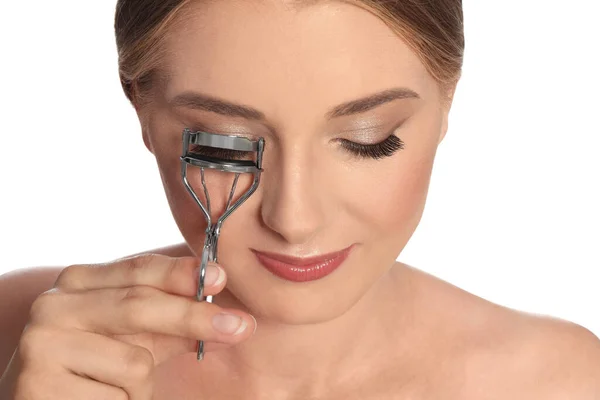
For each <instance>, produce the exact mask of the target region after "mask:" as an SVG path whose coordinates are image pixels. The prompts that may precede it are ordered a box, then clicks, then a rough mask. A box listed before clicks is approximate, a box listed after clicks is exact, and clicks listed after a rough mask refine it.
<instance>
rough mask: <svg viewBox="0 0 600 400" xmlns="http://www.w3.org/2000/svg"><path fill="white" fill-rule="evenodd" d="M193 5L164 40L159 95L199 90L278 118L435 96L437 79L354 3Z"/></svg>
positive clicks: (223, 1) (226, 2) (225, 0)
mask: <svg viewBox="0 0 600 400" xmlns="http://www.w3.org/2000/svg"><path fill="white" fill-rule="evenodd" d="M198 3H199V2H196V3H194V4H192V5H191V7H190V9H188V10H185V11H184V12H185V17H184V18H182V19H181V20H180V23H179V24H178V25H177V26H174V27H173V28H172V30H171V32H170V35H169V36H168V38H167V39H166V43H165V45H166V50H167V52H166V54H165V57H164V59H163V60H164V61H163V67H164V68H165V70H166V71H167V72H168V76H169V78H168V81H167V82H168V83H167V85H166V86H165V93H164V95H165V97H166V98H172V97H173V96H174V95H176V94H177V93H180V92H182V91H186V90H197V91H201V92H202V93H206V94H210V95H214V96H217V97H220V98H224V99H227V100H233V101H236V102H241V103H246V104H250V105H252V106H255V107H257V108H259V109H261V110H263V111H264V112H265V114H267V115H269V116H270V117H276V116H278V115H282V114H284V113H286V112H287V111H286V110H294V113H296V114H301V112H302V111H305V112H306V113H314V112H322V110H324V109H328V108H329V107H330V106H332V105H335V104H338V103H341V102H343V101H347V100H352V99H355V98H358V97H362V96H365V95H368V94H371V93H374V92H376V91H379V90H384V89H388V88H391V87H395V86H405V87H409V88H411V89H413V90H415V91H416V92H417V93H419V94H420V95H421V97H422V98H427V97H432V96H434V95H435V94H434V92H435V83H434V81H433V80H432V78H431V77H430V76H429V75H428V73H427V71H426V70H425V68H424V66H423V64H422V63H421V62H420V60H419V59H418V57H417V56H416V55H415V54H414V53H413V52H412V51H411V49H410V48H409V47H408V46H407V45H406V44H405V43H404V42H403V40H402V39H400V38H399V37H398V36H397V35H396V34H395V33H394V32H393V31H392V30H391V29H390V28H389V27H388V26H387V25H386V24H385V23H384V22H383V21H382V20H381V19H379V18H378V17H376V16H375V15H373V14H371V13H369V12H368V11H366V10H364V9H362V8H360V7H357V6H353V5H350V4H346V3H341V2H316V4H313V5H311V6H308V7H304V8H301V9H297V8H290V7H287V6H286V5H285V3H284V2H282V1H234V0H220V1H217V2H208V3H200V4H198ZM305 116H306V115H305Z"/></svg>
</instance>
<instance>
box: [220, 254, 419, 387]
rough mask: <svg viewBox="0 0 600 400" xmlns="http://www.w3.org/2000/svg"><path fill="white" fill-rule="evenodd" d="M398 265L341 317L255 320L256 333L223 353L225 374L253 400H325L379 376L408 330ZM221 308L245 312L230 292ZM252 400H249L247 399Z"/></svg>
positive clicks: (406, 304) (223, 294)
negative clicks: (279, 398) (293, 398)
mask: <svg viewBox="0 0 600 400" xmlns="http://www.w3.org/2000/svg"><path fill="white" fill-rule="evenodd" d="M402 268H403V265H402V264H400V263H396V264H395V265H394V267H392V268H391V269H390V270H389V271H388V272H387V273H386V274H385V275H384V276H382V277H381V278H380V279H379V280H378V281H377V283H376V284H375V285H373V287H371V289H370V290H369V291H368V292H367V293H366V294H365V295H364V296H363V297H362V298H361V299H360V300H359V301H358V302H357V303H356V304H354V306H353V307H352V308H351V309H349V310H348V311H347V312H346V313H344V314H343V315H341V316H339V317H337V318H336V319H333V320H330V321H326V322H323V323H319V324H311V325H285V324H281V323H277V322H274V321H272V320H270V321H267V320H261V319H260V318H257V322H258V327H257V330H256V333H255V334H254V335H253V336H252V337H251V338H250V339H248V340H247V341H245V342H243V343H240V344H238V345H236V346H234V347H231V348H229V349H227V350H223V351H220V352H219V357H220V358H221V357H222V358H221V362H222V363H223V364H224V368H226V369H227V370H229V371H232V373H234V374H235V375H236V382H239V383H240V384H243V385H244V387H245V388H247V391H246V393H248V395H249V396H252V395H255V396H256V398H260V397H261V396H260V394H261V393H262V394H264V393H275V392H277V393H282V394H283V393H287V394H291V393H294V394H296V395H298V394H302V395H305V397H306V398H309V397H311V396H322V395H323V394H325V393H328V392H330V391H331V390H332V388H334V387H346V388H347V387H348V385H349V384H357V385H358V384H360V383H361V381H364V380H365V379H367V377H373V376H376V374H377V373H378V371H381V369H382V367H384V364H385V362H386V361H388V360H389V359H390V358H391V357H393V356H395V355H397V354H398V351H401V349H400V345H401V344H402V343H409V341H408V340H404V339H403V338H404V337H405V336H406V333H407V332H408V329H409V327H410V325H411V324H410V322H411V321H410V320H409V317H410V315H411V314H410V312H409V310H408V307H409V306H410V301H408V298H409V297H408V295H407V293H406V290H404V289H403V286H402V285H401V282H399V279H398V275H399V274H400V271H399V270H400V269H402ZM214 303H215V304H217V305H220V306H223V307H237V308H240V309H245V307H244V306H243V305H241V304H240V303H239V300H237V299H236V298H235V297H234V296H233V295H232V294H231V293H230V292H229V291H227V290H224V291H223V292H221V293H220V294H219V295H218V296H215V298H214ZM247 398H250V397H247Z"/></svg>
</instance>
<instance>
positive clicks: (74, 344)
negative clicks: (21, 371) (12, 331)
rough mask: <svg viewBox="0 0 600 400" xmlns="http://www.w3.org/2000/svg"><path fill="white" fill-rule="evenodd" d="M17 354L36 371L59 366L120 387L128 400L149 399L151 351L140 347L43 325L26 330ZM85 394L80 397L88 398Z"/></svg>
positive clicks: (152, 363) (151, 370) (151, 364)
mask: <svg viewBox="0 0 600 400" xmlns="http://www.w3.org/2000/svg"><path fill="white" fill-rule="evenodd" d="M48 343H52V346H51V347H48V346H47V344H48ZM19 354H20V356H21V357H22V358H23V359H24V360H25V362H26V363H27V364H28V365H34V366H35V369H36V370H44V371H55V370H56V369H57V367H59V368H61V370H62V369H64V370H65V371H68V372H69V373H72V374H76V375H78V376H82V377H85V378H91V379H94V380H96V381H99V382H103V383H106V384H108V385H111V386H114V387H118V388H123V389H124V390H125V392H126V393H127V394H128V395H129V399H136V400H150V399H151V398H152V379H151V377H152V372H153V370H154V366H155V365H156V363H155V360H154V356H153V354H152V353H151V351H150V350H148V349H146V348H144V347H141V346H136V345H132V344H129V343H124V342H121V341H119V340H116V339H112V338H109V337H106V336H102V335H98V334H96V333H92V332H85V331H78V330H74V329H73V330H69V329H58V328H52V327H47V326H45V327H35V328H33V329H29V330H28V332H27V336H26V341H25V342H24V344H23V345H22V346H21V348H20V350H19ZM88 394H90V393H86V395H85V396H83V397H82V398H89V396H88Z"/></svg>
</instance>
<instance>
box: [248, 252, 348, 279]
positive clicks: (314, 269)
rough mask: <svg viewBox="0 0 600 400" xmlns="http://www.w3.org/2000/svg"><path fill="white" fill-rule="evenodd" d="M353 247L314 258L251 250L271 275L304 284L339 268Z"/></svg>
mask: <svg viewBox="0 0 600 400" xmlns="http://www.w3.org/2000/svg"><path fill="white" fill-rule="evenodd" d="M352 248H353V245H351V246H349V247H347V248H345V249H343V250H340V251H336V252H334V253H329V254H323V255H319V256H316V257H302V258H300V257H292V256H287V255H283V254H276V253H267V252H261V251H257V250H252V252H253V253H254V254H255V255H256V258H257V259H258V261H259V262H260V263H261V264H262V265H263V266H264V267H265V268H267V269H268V270H269V271H270V272H272V273H273V274H275V275H277V276H279V277H280V278H284V279H287V280H290V281H294V282H306V281H312V280H316V279H320V278H323V277H325V276H327V275H329V274H330V273H332V272H333V271H334V270H335V269H337V267H339V266H340V265H341V264H342V263H343V262H344V260H346V258H347V257H348V254H349V253H350V251H351V250H352Z"/></svg>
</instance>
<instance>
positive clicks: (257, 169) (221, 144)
mask: <svg viewBox="0 0 600 400" xmlns="http://www.w3.org/2000/svg"><path fill="white" fill-rule="evenodd" d="M192 144H196V145H200V146H201V148H200V149H203V148H204V149H205V150H207V151H208V154H213V153H212V152H211V150H212V151H213V152H214V153H216V154H219V155H222V154H227V152H228V151H233V152H234V153H237V152H240V151H241V152H252V153H256V161H251V160H238V159H232V158H219V157H215V156H212V155H211V156H208V155H204V154H202V153H201V152H190V151H189V148H190V145H192ZM264 146H265V140H264V138H262V137H261V138H259V139H258V140H251V139H248V138H245V137H240V136H233V135H219V134H214V133H208V132H202V131H197V132H192V131H191V130H190V129H188V128H185V129H184V130H183V150H182V155H181V157H180V160H181V177H182V179H183V184H184V185H185V187H186V188H187V190H188V191H189V193H190V194H191V195H192V197H193V198H194V200H195V201H196V203H197V204H198V205H199V206H200V208H201V209H202V212H203V213H204V217H205V218H206V222H207V227H206V231H205V233H206V237H205V239H204V248H203V249H202V258H201V260H202V261H201V263H200V271H199V279H198V291H197V292H196V299H197V300H198V301H204V299H203V297H204V296H203V295H204V277H205V274H206V265H207V263H208V262H209V261H211V262H217V242H218V240H219V234H220V232H221V226H222V225H223V221H225V219H226V218H227V217H228V216H229V215H230V214H231V213H232V212H233V211H235V210H236V209H237V208H238V207H239V206H240V205H241V204H242V203H243V202H244V201H246V200H247V199H248V197H250V195H251V194H252V193H254V191H255V190H256V188H257V187H258V184H259V182H260V174H261V172H262V171H263V170H262V168H261V166H262V155H263V150H264ZM210 148H213V149H210ZM218 149H222V150H218ZM188 165H192V166H194V167H200V173H201V181H202V187H203V189H204V196H205V198H206V207H204V204H202V202H201V201H200V200H199V199H198V196H197V195H196V193H195V192H194V189H193V188H192V187H191V186H190V184H189V182H188V179H187V169H188ZM204 168H212V169H216V170H219V171H223V172H232V173H234V174H235V178H234V180H233V185H232V187H231V191H230V193H229V199H228V200H227V206H226V207H225V212H224V213H223V215H221V217H219V219H218V220H217V222H216V223H214V224H213V223H212V222H213V221H212V220H211V216H210V214H211V212H210V196H209V195H208V189H207V187H206V182H205V179H204ZM243 173H251V174H253V175H254V181H253V182H252V186H251V187H250V188H249V189H248V190H247V191H246V193H244V194H243V195H242V196H241V197H240V198H239V199H238V200H237V201H236V202H235V203H233V205H231V207H230V204H231V200H232V199H233V195H234V194H235V188H236V185H237V182H238V178H239V176H240V174H243ZM205 301H207V302H209V303H212V296H207V297H206V300H205ZM203 358H204V341H202V340H199V341H198V351H197V360H198V361H200V360H202V359H203Z"/></svg>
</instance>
